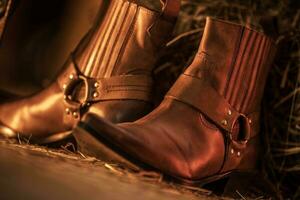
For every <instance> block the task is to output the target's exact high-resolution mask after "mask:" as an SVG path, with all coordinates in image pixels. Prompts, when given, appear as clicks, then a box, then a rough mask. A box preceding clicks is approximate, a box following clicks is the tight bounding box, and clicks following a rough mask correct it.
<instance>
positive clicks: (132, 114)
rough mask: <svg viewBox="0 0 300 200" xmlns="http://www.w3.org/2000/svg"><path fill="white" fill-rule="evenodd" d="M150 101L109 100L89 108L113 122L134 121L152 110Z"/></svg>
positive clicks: (90, 110) (91, 111) (90, 111)
mask: <svg viewBox="0 0 300 200" xmlns="http://www.w3.org/2000/svg"><path fill="white" fill-rule="evenodd" d="M151 108H152V105H151V104H150V103H149V102H145V101H138V100H109V101H101V102H98V103H95V104H93V105H92V106H91V108H90V109H89V113H94V114H96V115H97V116H99V117H102V118H104V119H106V120H108V121H110V122H113V123H122V122H132V121H135V120H137V119H140V118H142V117H143V116H145V115H146V114H147V113H149V112H150V111H151Z"/></svg>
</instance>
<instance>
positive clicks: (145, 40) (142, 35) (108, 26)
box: [75, 0, 179, 78]
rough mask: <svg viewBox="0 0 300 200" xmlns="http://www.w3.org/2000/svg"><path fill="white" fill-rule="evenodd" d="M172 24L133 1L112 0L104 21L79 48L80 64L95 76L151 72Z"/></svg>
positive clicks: (77, 58) (82, 68)
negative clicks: (82, 46)
mask: <svg viewBox="0 0 300 200" xmlns="http://www.w3.org/2000/svg"><path fill="white" fill-rule="evenodd" d="M177 4H179V3H177ZM174 18H175V17H174ZM173 26H174V22H173V21H172V20H169V21H168V18H166V17H164V16H163V15H162V13H159V12H156V11H152V10H149V9H147V8H145V7H142V6H140V5H138V4H136V3H133V2H131V1H127V0H112V1H111V3H110V5H109V7H108V10H107V12H106V14H105V18H104V20H103V22H102V23H101V24H99V25H97V26H96V27H95V29H94V31H93V34H91V35H92V36H91V37H90V38H87V40H88V42H86V44H85V47H84V48H81V49H80V50H77V51H76V55H75V58H76V62H77V65H78V66H79V68H80V70H81V71H82V73H83V74H85V75H86V76H89V77H95V78H108V77H111V76H115V75H129V74H150V73H151V71H152V69H153V66H154V62H155V59H156V57H157V55H156V54H157V51H158V50H159V48H160V47H161V46H162V44H163V43H164V42H165V41H166V39H167V38H168V37H169V35H170V32H171V31H172V28H173Z"/></svg>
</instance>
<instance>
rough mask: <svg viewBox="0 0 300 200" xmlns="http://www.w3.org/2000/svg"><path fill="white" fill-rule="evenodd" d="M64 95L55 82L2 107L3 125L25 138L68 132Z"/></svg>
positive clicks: (0, 118)
mask: <svg viewBox="0 0 300 200" xmlns="http://www.w3.org/2000/svg"><path fill="white" fill-rule="evenodd" d="M63 110H64V105H63V93H62V92H61V89H60V88H59V86H58V84H57V83H56V82H55V83H53V84H52V85H50V86H49V87H48V88H46V89H44V90H43V91H41V92H39V93H37V94H35V95H33V96H31V97H28V98H23V99H20V100H16V101H11V102H7V103H3V104H1V105H0V122H1V123H2V125H4V126H7V127H8V128H10V129H12V130H14V131H15V132H17V133H18V134H21V135H24V136H33V137H44V136H49V135H52V134H53V133H56V132H63V131H66V130H67V128H68V127H66V125H64V123H63Z"/></svg>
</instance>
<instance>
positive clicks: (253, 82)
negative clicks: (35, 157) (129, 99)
mask: <svg viewBox="0 0 300 200" xmlns="http://www.w3.org/2000/svg"><path fill="white" fill-rule="evenodd" d="M274 52H275V45H274V43H273V41H272V40H271V39H270V38H268V37H266V36H265V35H264V34H262V33H259V32H257V31H254V30H251V29H249V28H247V27H243V26H240V25H237V24H233V23H228V22H225V21H221V20H217V19H211V18H208V19H207V23H206V27H205V31H204V35H203V38H202V42H201V45H200V48H199V52H198V54H197V55H196V57H195V59H194V61H193V63H192V64H191V65H190V66H189V67H188V68H187V70H186V71H185V72H184V73H183V74H182V75H181V76H180V78H179V79H178V80H177V82H176V83H175V85H174V86H173V87H172V88H171V89H170V91H169V92H168V94H167V95H166V96H165V99H164V100H163V102H162V103H161V104H160V106H159V107H158V108H156V109H155V110H154V111H153V112H151V113H150V114H149V115H147V116H145V117H144V118H142V119H140V120H138V121H136V122H133V123H122V124H118V125H115V124H112V123H110V122H108V121H107V120H105V119H103V118H99V117H98V116H97V115H94V114H88V115H86V116H85V118H84V119H83V120H82V122H80V123H79V125H78V126H77V128H75V129H74V136H75V138H76V139H77V141H78V143H79V146H80V148H81V151H82V152H84V153H87V154H89V155H92V156H96V157H98V158H100V159H103V158H104V159H107V160H108V161H119V162H125V163H127V164H131V165H135V166H148V167H149V166H150V167H152V168H154V169H157V170H160V171H162V172H164V173H165V174H166V175H169V176H170V177H173V178H175V179H177V180H179V181H182V182H184V183H200V184H205V183H208V182H212V181H215V180H218V179H220V178H222V177H225V176H227V175H231V174H233V172H237V171H252V170H254V169H255V168H256V167H257V164H258V156H259V152H260V139H259V113H260V103H261V99H262V94H263V90H264V86H265V82H266V78H267V74H268V71H269V68H270V65H271V63H272V61H273V57H274Z"/></svg>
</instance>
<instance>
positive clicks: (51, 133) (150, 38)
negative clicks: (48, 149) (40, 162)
mask: <svg viewBox="0 0 300 200" xmlns="http://www.w3.org/2000/svg"><path fill="white" fill-rule="evenodd" d="M163 2H164V7H163V11H162V12H161V13H159V12H155V11H152V10H149V9H147V8H145V7H142V6H139V5H137V4H135V3H132V2H130V1H127V0H112V1H111V2H110V5H109V7H108V10H107V13H106V15H105V18H104V20H103V21H102V23H101V24H100V25H97V26H96V27H95V29H94V30H93V31H91V32H90V33H89V34H88V35H87V36H86V38H85V39H84V40H83V41H82V42H81V44H80V45H79V47H78V48H77V49H76V51H75V52H74V53H73V54H72V55H71V56H70V59H69V60H68V61H67V62H66V64H65V67H64V70H63V71H62V72H61V73H60V75H59V76H58V78H57V80H56V81H55V82H54V83H53V84H52V85H50V86H49V87H48V88H47V89H45V90H43V91H41V92H39V93H38V94H35V95H33V96H32V97H28V98H24V99H21V100H17V101H13V102H8V103H5V104H1V105H0V121H1V123H2V126H1V127H0V131H1V132H2V134H3V136H5V137H16V136H17V134H19V135H20V136H27V137H30V138H31V139H30V141H31V142H35V143H36V142H37V143H48V142H53V141H56V140H59V139H62V138H64V137H66V136H67V135H70V130H71V129H72V128H73V127H74V125H76V123H77V122H78V121H79V120H80V118H81V117H82V116H83V115H84V113H86V112H87V111H88V110H89V111H90V112H92V113H95V114H97V115H98V116H101V117H103V118H105V119H107V120H109V121H112V122H114V123H116V122H128V121H134V120H136V119H138V118H140V117H142V116H144V115H145V114H146V113H148V112H149V111H150V109H151V89H152V78H151V72H152V69H153V67H154V62H155V61H156V58H157V52H158V50H159V49H160V48H161V47H162V46H163V44H165V42H166V40H167V39H168V37H169V35H170V33H171V31H172V29H173V26H174V23H175V21H176V17H177V15H178V12H179V8H180V2H179V1H178V0H176V1H173V0H172V1H169V0H166V1H163Z"/></svg>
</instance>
